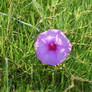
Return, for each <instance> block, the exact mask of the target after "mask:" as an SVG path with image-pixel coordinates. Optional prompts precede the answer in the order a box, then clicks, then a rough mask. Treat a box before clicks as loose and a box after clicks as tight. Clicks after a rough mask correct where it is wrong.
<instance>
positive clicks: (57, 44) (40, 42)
mask: <svg viewBox="0 0 92 92" xmlns="http://www.w3.org/2000/svg"><path fill="white" fill-rule="evenodd" d="M35 48H36V54H37V57H38V59H39V60H40V61H41V62H42V63H43V64H48V65H58V64H61V63H62V62H63V61H64V60H65V59H66V57H67V56H68V55H69V52H70V51H71V48H72V46H71V44H70V42H69V40H68V38H67V37H66V36H65V35H64V34H63V33H62V31H61V30H56V29H50V30H48V31H45V32H43V33H41V34H39V35H38V37H37V41H36V43H35Z"/></svg>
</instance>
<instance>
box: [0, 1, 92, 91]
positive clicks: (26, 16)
mask: <svg viewBox="0 0 92 92" xmlns="http://www.w3.org/2000/svg"><path fill="white" fill-rule="evenodd" d="M50 28H54V29H61V30H62V31H63V32H64V33H65V35H66V36H67V37H68V38H69V40H70V42H71V44H72V51H71V53H70V55H69V56H68V57H67V59H66V60H65V61H64V62H63V63H62V64H61V65H58V66H49V65H42V64H41V63H40V61H39V60H38V59H37V57H36V52H35V47H34V43H35V41H36V38H37V36H38V34H39V33H41V32H44V31H45V30H48V29H50ZM0 47H1V48H0V50H1V54H0V92H5V91H6V88H7V78H6V76H7V75H6V62H5V58H8V78H9V80H8V90H9V92H63V91H65V92H92V0H11V2H10V0H0ZM71 84H72V85H73V84H74V86H72V85H71Z"/></svg>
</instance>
